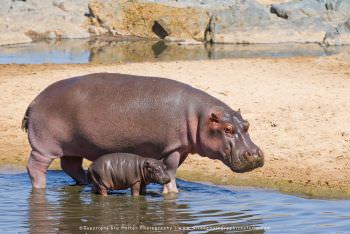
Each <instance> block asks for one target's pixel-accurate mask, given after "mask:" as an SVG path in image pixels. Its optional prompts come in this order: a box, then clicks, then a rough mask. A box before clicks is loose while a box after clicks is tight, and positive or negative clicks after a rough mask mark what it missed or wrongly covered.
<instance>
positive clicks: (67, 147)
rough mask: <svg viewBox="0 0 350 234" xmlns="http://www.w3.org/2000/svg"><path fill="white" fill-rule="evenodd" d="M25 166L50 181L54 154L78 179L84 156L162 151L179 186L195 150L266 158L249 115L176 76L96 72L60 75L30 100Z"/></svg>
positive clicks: (239, 162)
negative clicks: (253, 138)
mask: <svg viewBox="0 0 350 234" xmlns="http://www.w3.org/2000/svg"><path fill="white" fill-rule="evenodd" d="M22 128H23V129H25V130H27V131H28V138H29V143H30V145H31V148H32V151H31V153H30V157H29V161H28V165H27V170H28V173H29V175H30V178H31V181H32V185H33V187H34V188H44V187H45V185H46V175H45V174H46V171H47V169H48V167H49V165H50V164H51V162H52V161H53V160H54V159H56V158H60V159H61V167H62V169H63V170H64V171H65V172H66V173H67V174H68V175H70V176H71V177H72V178H74V179H75V180H76V181H77V183H80V184H85V183H86V182H87V177H86V173H85V171H84V170H83V168H82V161H83V158H86V159H88V160H91V161H94V160H95V159H97V158H98V157H100V156H101V155H104V154H108V153H114V152H125V153H133V154H138V155H142V156H145V157H154V156H155V155H156V159H162V160H163V162H164V164H165V166H166V167H167V172H168V174H169V176H170V178H171V181H170V183H168V184H166V185H164V189H163V192H164V193H167V192H177V191H178V190H177V187H176V183H175V174H176V170H177V168H178V167H179V166H180V165H181V163H182V162H183V161H184V160H185V159H186V157H187V155H188V154H189V153H197V154H199V155H202V156H206V157H209V158H212V159H219V160H221V161H222V162H223V163H224V164H225V165H227V166H228V167H229V168H231V170H232V171H234V172H246V171H250V170H252V169H254V168H257V167H261V166H262V165H263V164H264V158H263V153H262V151H261V150H260V149H259V148H258V147H257V146H256V145H255V144H254V143H253V142H252V141H251V139H250V137H249V135H248V128H249V123H248V122H247V121H246V120H244V119H243V118H242V116H241V114H240V113H239V112H236V111H234V110H232V109H231V108H230V107H229V106H227V105H226V104H224V103H223V102H221V101H220V100H218V99H216V98H214V97H212V96H210V95H208V94H207V93H205V92H203V91H201V90H198V89H195V88H193V87H191V86H189V85H187V84H184V83H180V82H177V81H174V80H169V79H164V78H156V77H142V76H133V75H125V74H112V73H97V74H90V75H85V76H80V77H73V78H70V79H66V80H61V81H58V82H56V83H54V84H52V85H50V86H49V87H47V88H46V89H45V90H44V91H42V92H41V93H40V94H39V95H38V96H37V97H36V98H35V99H34V100H33V102H32V103H31V104H30V105H29V107H28V109H27V111H26V113H25V116H24V118H23V121H22Z"/></svg>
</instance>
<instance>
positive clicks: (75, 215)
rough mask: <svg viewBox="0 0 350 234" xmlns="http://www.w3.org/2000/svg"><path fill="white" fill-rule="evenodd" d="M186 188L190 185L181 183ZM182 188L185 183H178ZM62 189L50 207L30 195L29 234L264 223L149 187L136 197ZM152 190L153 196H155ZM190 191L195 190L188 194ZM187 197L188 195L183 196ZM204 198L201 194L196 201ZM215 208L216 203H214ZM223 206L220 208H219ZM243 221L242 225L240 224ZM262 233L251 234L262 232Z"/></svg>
mask: <svg viewBox="0 0 350 234" xmlns="http://www.w3.org/2000/svg"><path fill="white" fill-rule="evenodd" d="M183 183H186V182H183ZM180 184H181V183H180ZM82 189H83V188H82V187H78V186H74V187H73V186H63V187H61V188H59V189H58V190H57V192H56V195H57V198H56V199H55V201H54V202H49V201H48V199H47V196H50V195H49V194H46V193H45V192H43V191H39V192H32V193H31V194H30V198H29V200H28V203H29V217H28V220H29V232H30V233H40V232H44V233H48V232H72V231H73V232H74V231H80V230H82V231H83V230H85V231H89V230H91V229H93V228H101V229H104V230H105V231H111V230H116V229H118V228H119V229H122V230H123V231H126V232H127V231H132V230H134V231H138V230H145V229H148V228H155V227H158V228H161V229H163V230H159V232H161V233H176V232H177V233H179V232H180V233H181V232H188V230H186V229H189V228H191V227H194V226H196V227H211V226H213V225H220V227H229V228H233V227H235V226H237V227H241V226H244V227H250V226H260V225H262V224H263V223H262V221H261V220H260V219H259V218H254V215H244V213H243V212H232V211H229V212H227V211H224V210H222V209H220V208H219V207H218V209H209V210H208V207H207V206H206V205H205V204H202V202H203V201H201V202H199V200H202V198H200V197H199V200H198V201H197V202H195V201H193V199H195V197H194V194H191V192H190V191H188V192H189V194H187V195H186V194H185V196H182V195H181V194H178V195H177V194H171V195H166V196H163V195H162V194H160V193H159V192H158V191H157V192H155V191H154V189H157V190H159V191H160V189H161V188H160V186H156V185H151V188H150V189H151V192H148V194H147V195H146V196H140V197H132V196H130V195H129V194H130V193H129V192H125V191H122V192H120V191H118V192H117V193H115V194H113V195H111V196H108V197H103V196H100V195H95V194H91V193H90V188H84V189H83V190H82ZM152 190H153V191H152ZM190 190H191V189H190ZM183 192H184V193H186V191H183ZM199 195H200V194H197V195H196V197H198V196H199ZM211 203H213V204H215V203H216V202H215V199H214V202H211ZM216 205H217V206H220V205H222V204H216ZM240 220H241V221H242V222H241V221H240ZM262 232H263V231H262V230H259V231H252V232H251V233H262Z"/></svg>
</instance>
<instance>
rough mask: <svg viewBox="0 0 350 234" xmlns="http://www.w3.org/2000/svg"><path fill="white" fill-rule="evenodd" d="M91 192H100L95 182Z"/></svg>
mask: <svg viewBox="0 0 350 234" xmlns="http://www.w3.org/2000/svg"><path fill="white" fill-rule="evenodd" d="M91 192H92V193H95V194H96V193H98V188H97V186H96V185H95V184H93V185H92V187H91Z"/></svg>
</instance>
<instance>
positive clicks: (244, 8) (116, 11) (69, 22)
mask: <svg viewBox="0 0 350 234" xmlns="http://www.w3.org/2000/svg"><path fill="white" fill-rule="evenodd" d="M349 18H350V1H349V0H291V1H289V2H284V3H280V4H272V5H271V6H268V5H263V4H260V3H259V2H258V1H257V0H198V1H196V0H80V1H68V0H24V1H20V0H1V7H0V45H1V44H12V43H24V42H29V41H33V40H41V39H51V40H57V39H61V38H90V37H95V36H102V35H106V34H108V35H112V36H120V35H122V36H136V37H143V38H150V39H165V40H168V41H175V42H179V43H182V44H198V43H201V42H213V43H288V42H298V43H306V42H315V43H324V44H327V45H333V44H346V43H349V39H348V34H349V33H348V25H349V21H348V19H349Z"/></svg>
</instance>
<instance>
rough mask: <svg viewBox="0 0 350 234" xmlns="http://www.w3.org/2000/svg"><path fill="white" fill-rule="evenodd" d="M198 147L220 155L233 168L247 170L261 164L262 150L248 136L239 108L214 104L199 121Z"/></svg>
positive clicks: (217, 155)
mask: <svg viewBox="0 0 350 234" xmlns="http://www.w3.org/2000/svg"><path fill="white" fill-rule="evenodd" d="M199 128H200V129H199V148H200V149H199V151H200V154H202V155H204V156H208V157H209V158H213V159H219V160H221V161H222V162H224V163H225V165H227V166H228V167H229V168H230V169H231V170H232V171H234V172H247V171H251V170H253V169H255V168H257V167H261V166H263V165H264V156H263V152H262V151H261V150H260V149H259V147H257V146H256V145H255V144H254V143H253V142H252V140H251V139H250V137H249V134H248V130H249V123H248V121H246V120H244V119H243V118H242V116H241V114H240V111H238V112H235V111H233V110H232V109H230V108H228V107H220V106H215V107H213V108H211V109H210V110H209V111H207V112H206V115H205V116H204V118H202V119H201V120H200V123H199Z"/></svg>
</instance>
